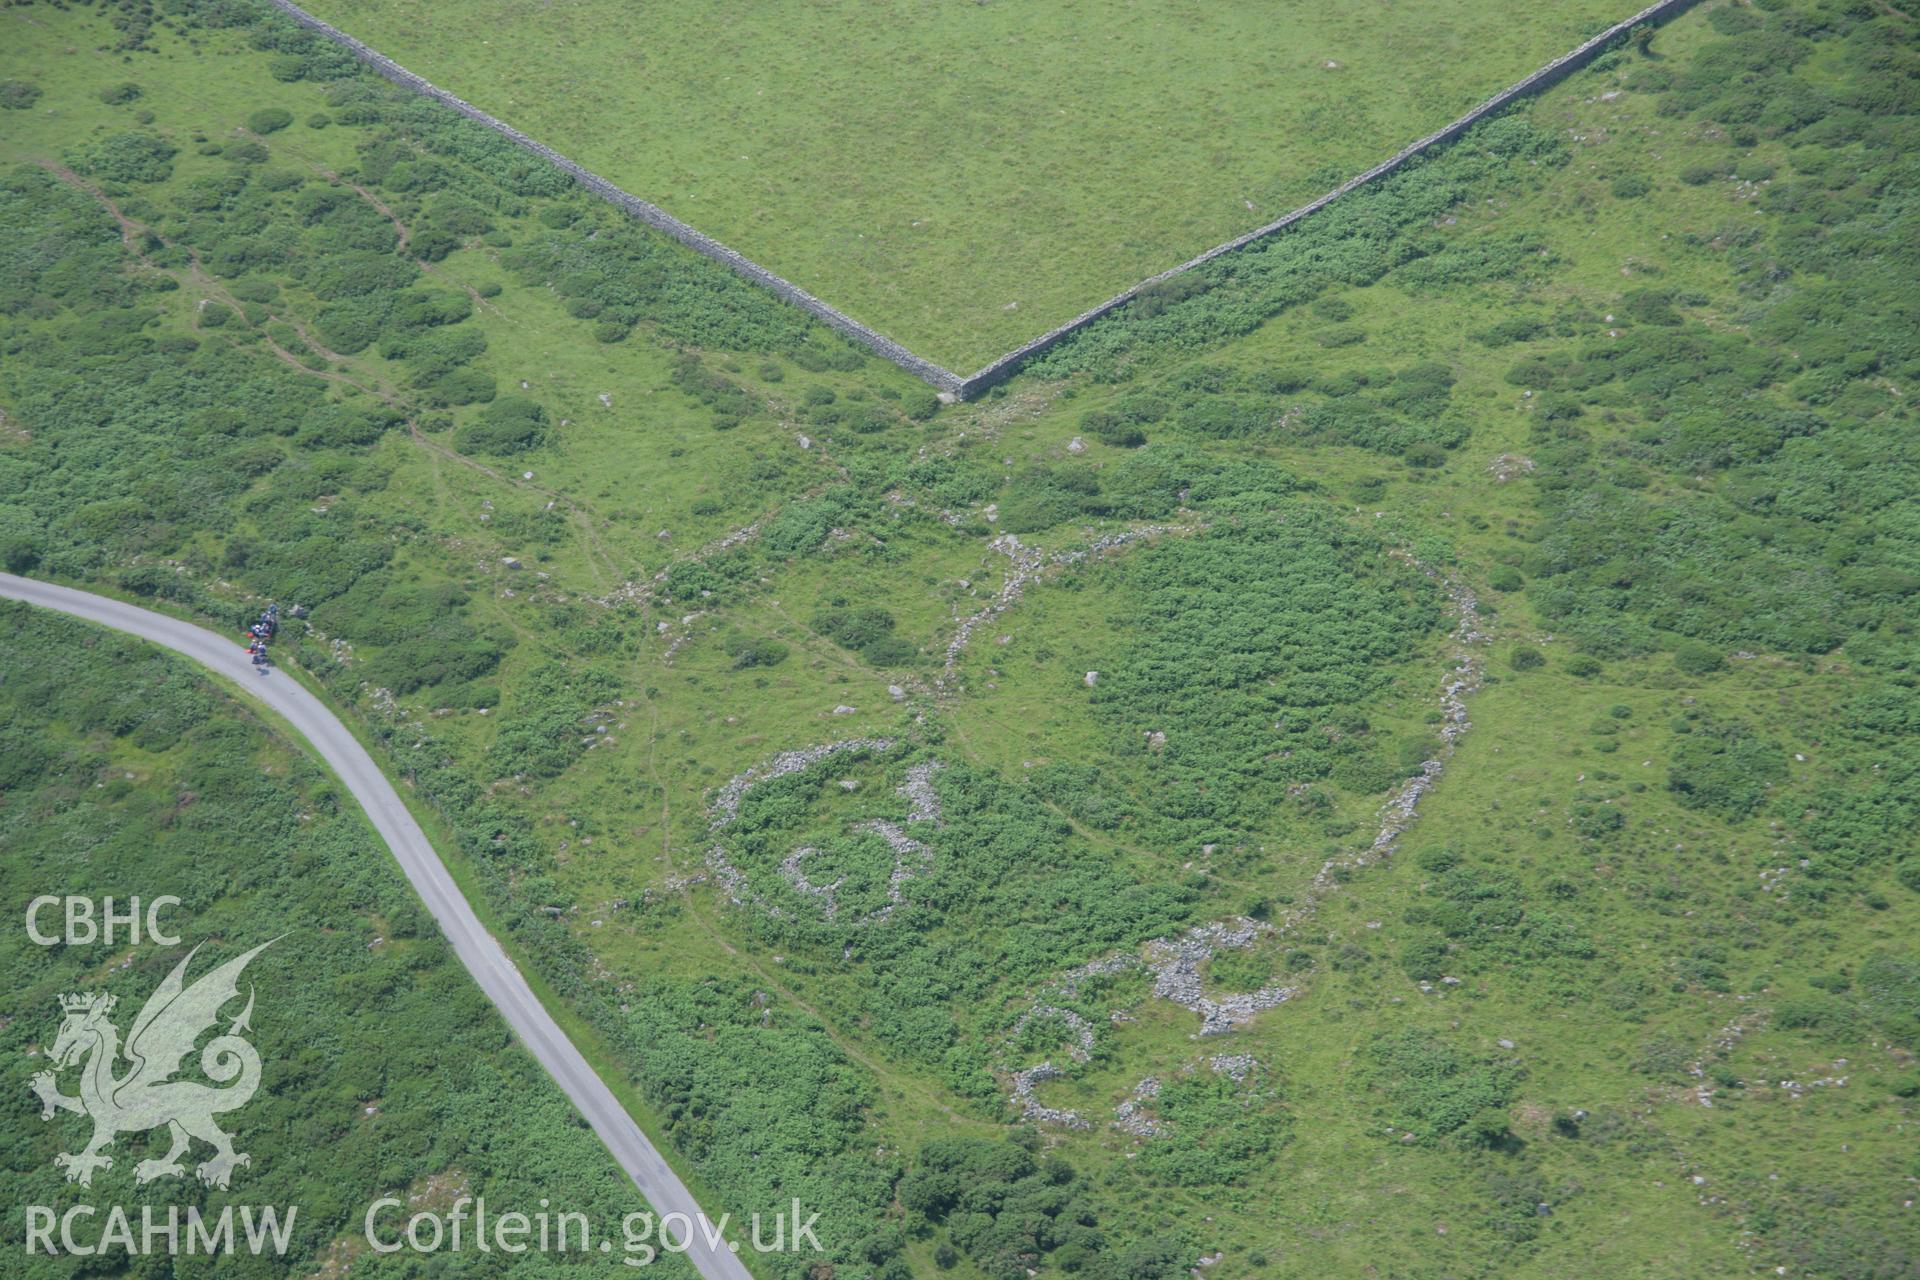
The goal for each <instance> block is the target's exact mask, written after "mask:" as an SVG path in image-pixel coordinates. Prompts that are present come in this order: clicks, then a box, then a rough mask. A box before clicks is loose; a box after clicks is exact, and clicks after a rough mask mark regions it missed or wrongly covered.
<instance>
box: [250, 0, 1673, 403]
mask: <svg viewBox="0 0 1920 1280" xmlns="http://www.w3.org/2000/svg"><path fill="white" fill-rule="evenodd" d="M267 3H268V4H270V5H272V6H273V7H274V8H276V9H278V10H280V12H282V13H284V14H286V15H287V16H288V17H289V18H292V19H293V20H294V21H295V22H297V23H299V24H300V25H301V26H303V27H306V28H307V29H308V30H310V31H314V32H317V33H318V34H320V35H322V36H325V37H326V38H327V39H329V40H332V41H333V42H334V43H336V44H338V45H340V46H341V47H342V48H344V49H346V50H347V51H348V52H349V53H351V54H353V56H354V57H356V58H358V59H359V60H360V61H362V62H364V63H366V64H367V65H368V66H369V67H371V68H373V70H374V71H376V72H378V73H379V74H380V75H382V76H384V77H386V78H387V79H388V80H391V81H393V82H394V83H395V84H397V85H400V86H402V87H403V88H407V89H411V90H413V91H414V92H415V93H420V94H424V95H426V96H427V97H429V98H432V99H434V100H435V101H438V102H443V103H445V104H446V105H447V106H449V107H452V108H453V109H454V110H455V111H458V112H459V113H460V114H461V115H463V116H466V117H467V118H468V119H469V120H472V121H475V122H476V123H478V124H481V125H484V126H485V127H487V128H489V129H491V130H493V131H494V132H495V133H497V134H499V135H500V136H501V137H503V138H506V139H507V140H508V141H510V142H512V143H514V144H515V145H516V146H520V147H524V148H526V149H527V150H528V151H531V152H533V154H535V155H537V156H539V157H540V158H541V159H543V160H545V161H547V162H548V163H549V164H552V165H554V166H555V167H557V168H559V169H560V170H561V171H562V172H564V173H566V174H567V175H568V176H569V177H571V178H572V179H573V180H574V181H575V182H578V183H579V184H580V185H581V186H583V187H585V188H586V189H587V190H589V191H591V192H593V193H594V194H595V195H597V196H599V197H600V198H601V199H603V200H606V201H607V202H608V203H610V204H613V205H616V206H618V207H619V208H621V209H624V210H625V211H626V212H627V213H628V214H629V215H631V216H632V217H634V218H637V219H639V220H640V221H641V222H644V223H646V224H647V225H648V226H650V227H652V228H654V229H655V230H656V231H660V232H664V233H665V234H667V235H669V236H672V237H673V238H674V239H675V240H678V241H679V242H680V243H681V244H684V245H686V246H687V247H688V248H690V249H692V250H693V251H694V252H696V253H700V254H704V255H705V256H707V257H709V258H712V259H713V260H714V261H715V262H718V263H721V264H722V265H724V266H726V267H728V268H729V269H731V270H733V271H735V272H738V273H739V274H740V275H743V276H745V277H746V278H747V279H749V280H751V281H753V282H754V283H755V284H757V285H760V286H761V287H763V288H765V289H768V290H770V291H772V292H773V293H774V294H776V295H778V296H779V297H781V298H784V299H785V300H786V301H788V302H791V303H793V304H794V305H795V306H797V307H799V308H801V309H802V310H803V311H807V312H809V313H810V314H812V315H814V316H817V317H818V318H819V319H821V320H823V321H825V322H826V323H827V324H828V325H830V326H832V327H833V328H834V329H835V330H837V331H838V332H840V333H841V334H844V335H845V336H846V337H848V338H850V339H852V340H853V341H854V342H857V343H859V344H860V345H861V346H863V347H865V348H867V349H868V350H869V351H871V352H873V353H874V354H875V355H877V356H879V357H880V358H881V359H883V360H889V361H891V362H892V363H894V364H896V365H898V366H900V367H901V368H902V369H905V370H906V371H907V372H908V373H911V374H913V375H914V376H915V377H917V378H921V379H923V380H924V381H926V382H928V383H931V384H932V385H933V386H934V387H935V388H937V389H938V390H940V391H943V392H945V393H947V394H948V395H950V396H953V397H955V398H957V399H961V400H964V399H967V398H968V397H970V396H974V395H978V394H979V393H980V392H982V391H986V390H989V389H991V388H992V387H994V386H997V385H998V384H999V383H1002V382H1004V381H1006V380H1007V379H1008V378H1010V377H1012V376H1013V374H1014V372H1015V371H1016V370H1017V369H1019V367H1020V366H1021V365H1023V364H1025V363H1026V362H1027V361H1028V360H1031V359H1032V358H1033V357H1035V356H1037V355H1040V354H1042V353H1044V352H1047V351H1050V350H1052V349H1053V348H1054V347H1056V346H1058V345H1059V344H1060V343H1061V342H1062V341H1064V340H1065V339H1067V338H1068V337H1070V336H1072V335H1073V334H1075V333H1077V332H1079V331H1080V330H1081V329H1084V328H1086V327H1087V326H1088V325H1090V324H1092V323H1093V322H1094V321H1096V320H1098V319H1099V318H1100V317H1101V316H1104V315H1106V314H1107V313H1108V312H1110V311H1113V310H1114V309H1116V308H1118V307H1122V306H1125V305H1126V304H1127V303H1129V302H1131V301H1132V300H1133V299H1134V298H1135V297H1136V296H1138V294H1139V293H1140V291H1141V290H1143V289H1147V288H1150V287H1152V286H1153V285H1156V284H1159V283H1161V282H1162V281H1164V280H1170V279H1172V278H1173V277H1174V276H1177V275H1180V274H1182V273H1183V272H1187V271H1191V270H1193V269H1194V268H1195V267H1198V266H1201V265H1203V264H1205V263H1208V262H1211V261H1213V260H1214V259H1215V258H1218V257H1220V256H1221V255H1222V254H1228V253H1232V252H1234V251H1235V250H1237V249H1244V248H1246V247H1247V246H1248V245H1250V244H1253V243H1254V242H1256V241H1259V240H1264V239H1266V238H1267V237H1268V236H1271V235H1275V234H1277V233H1279V232H1281V231H1284V230H1286V229H1287V228H1288V227H1291V226H1293V225H1294V224H1295V223H1297V222H1299V221H1300V220H1301V219H1302V218H1305V217H1308V216H1309V215H1311V214H1314V213H1318V212H1319V211H1320V210H1321V209H1324V208H1326V207H1327V206H1328V205H1330V204H1332V203H1333V202H1334V201H1335V200H1338V199H1339V198H1340V197H1341V196H1344V195H1346V194H1348V193H1349V192H1352V191H1356V190H1358V189H1359V188H1361V187H1364V186H1366V185H1367V184H1368V183H1370V182H1373V181H1376V180H1377V179H1380V178H1383V177H1385V176H1387V175H1388V174H1390V173H1393V172H1394V171H1396V170H1397V169H1399V168H1401V167H1402V166H1403V165H1405V164H1406V163H1407V162H1408V161H1409V160H1412V159H1413V158H1414V157H1416V156H1420V155H1424V154H1425V153H1427V152H1428V151H1431V150H1433V149H1435V148H1437V147H1442V146H1445V145H1446V144H1447V143H1449V142H1452V141H1453V140H1454V139H1455V138H1458V137H1459V136H1460V135H1461V134H1463V133H1465V132H1466V131H1467V130H1468V129H1471V128H1472V127H1473V126H1474V125H1476V124H1478V123H1480V121H1482V120H1484V119H1486V118H1487V117H1489V116H1491V115H1494V114H1495V113H1497V112H1499V111H1502V110H1504V109H1505V108H1506V107H1508V106H1510V105H1512V104H1513V103H1514V102H1516V101H1518V100H1519V99H1521V98H1524V97H1527V96H1529V95H1531V94H1535V93H1539V92H1540V91H1541V90H1543V89H1547V88H1550V87H1551V86H1553V85H1555V84H1558V83H1559V82H1560V81H1561V80H1564V79H1565V78H1566V77H1567V76H1568V75H1570V74H1572V73H1573V72H1575V71H1577V70H1579V69H1580V68H1581V67H1584V66H1586V65H1587V64H1588V63H1589V62H1592V61H1593V60H1594V59H1595V58H1596V57H1598V56H1599V55H1600V54H1601V53H1603V52H1604V51H1605V50H1606V49H1607V47H1608V46H1609V45H1611V44H1612V43H1613V42H1614V41H1615V40H1618V39H1620V38H1621V37H1623V36H1625V35H1626V34H1627V33H1628V32H1630V31H1632V30H1633V29H1634V28H1635V27H1639V26H1645V25H1650V24H1654V23H1660V22H1665V21H1667V20H1668V19H1670V18H1672V17H1673V16H1675V15H1676V14H1678V13H1680V12H1681V11H1682V10H1684V9H1686V8H1688V7H1689V6H1691V5H1693V4H1694V3H1696V0H1657V3H1655V4H1651V5H1648V6H1647V7H1646V8H1645V9H1642V10H1641V11H1640V12H1638V13H1636V14H1634V15H1633V16H1632V17H1630V18H1626V19H1623V20H1622V21H1620V22H1616V23H1614V24H1613V25H1612V26H1611V27H1608V28H1607V29H1606V30H1605V31H1602V32H1601V33H1600V34H1599V35H1596V36H1594V37H1593V38H1592V39H1591V40H1588V41H1586V42H1585V43H1584V44H1582V45H1580V46H1579V47H1578V48H1576V49H1574V50H1572V51H1571V52H1569V53H1566V54H1563V55H1561V56H1560V57H1558V58H1555V59H1554V60H1553V61H1552V62H1549V63H1548V64H1547V65H1546V66H1544V67H1541V68H1540V69H1539V70H1538V71H1535V72H1534V73H1533V74H1532V75H1530V76H1528V77H1527V78H1526V79H1524V80H1521V81H1520V82H1519V83H1517V84H1514V85H1511V86H1509V87H1508V88H1506V89H1504V90H1502V91H1501V92H1499V93H1496V94H1495V95H1493V97H1491V98H1488V99H1487V100H1486V101H1485V102H1483V103H1481V104H1480V105H1479V106H1477V107H1475V108H1474V109H1473V110H1471V111H1469V112H1467V114H1465V115H1463V116H1461V117H1460V118H1459V119H1458V120H1455V121H1454V122H1453V123H1451V124H1449V125H1447V126H1445V127H1444V128H1441V129H1437V130H1435V131H1434V132H1433V133H1430V134H1428V135H1427V136H1426V137H1424V138H1422V139H1420V140H1419V141H1418V142H1415V143H1413V144H1412V145H1410V146H1407V147H1404V148H1402V149H1401V150H1400V151H1399V152H1397V153H1396V154H1394V155H1393V156H1391V157H1389V158H1388V159H1386V160H1383V161H1382V162H1380V163H1379V164H1377V165H1375V166H1374V167H1373V168H1371V169H1368V170H1367V171H1366V172H1365V173H1362V174H1359V175H1357V176H1355V177H1353V178H1350V179H1348V180H1347V181H1346V182H1343V183H1341V184H1340V185H1339V186H1338V187H1336V188H1334V189H1333V190H1332V191H1329V192H1327V193H1326V194H1325V195H1323V196H1321V197H1320V198H1319V199H1317V200H1314V201H1312V202H1311V203H1308V204H1304V205H1302V206H1300V207H1299V208H1298V209H1295V210H1294V211H1293V212H1291V213H1289V214H1286V215H1285V216H1284V217H1280V218H1276V219H1275V220H1274V221H1272V222H1269V223H1267V224H1266V225H1265V226H1263V227H1256V228H1255V229H1254V230H1252V231H1249V232H1247V233H1246V234H1245V235H1241V236H1236V237H1234V238H1233V239H1231V240H1229V241H1227V242H1226V243H1224V244H1218V245H1215V246H1214V247H1213V248H1211V249H1209V250H1207V251H1206V252H1205V253H1203V254H1200V255H1199V256H1198V257H1195V258H1190V259H1188V260H1187V261H1186V262H1183V263H1181V264H1180V265H1179V266H1177V267H1172V268H1169V269H1168V270H1166V271H1162V272H1161V273H1160V274H1159V275H1157V276H1152V277H1150V278H1148V279H1146V280H1142V281H1141V282H1140V283H1139V284H1136V285H1134V286H1133V287H1132V288H1131V289H1128V290H1126V291H1124V292H1122V293H1117V294H1115V295H1114V296H1113V297H1111V298H1108V299H1107V300H1106V301H1105V302H1103V303H1101V304H1100V305H1099V306H1097V307H1093V308H1091V309H1090V310H1087V311H1083V312H1082V313H1080V314H1079V315H1077V316H1075V317H1074V318H1073V319H1071V320H1069V321H1067V322H1066V323H1065V324H1063V325H1060V326H1059V327H1057V328H1054V329H1050V330H1048V331H1047V332H1046V333H1043V334H1041V335H1040V336H1039V337H1037V338H1035V339H1034V340H1033V341H1031V342H1028V343H1026V344H1024V345H1023V346H1019V347H1016V348H1014V349H1013V350H1012V351H1009V352H1007V354H1005V355H1003V356H1001V357H1000V358H999V359H997V360H995V361H993V362H992V363H991V364H989V365H987V366H986V367H984V368H982V369H981V370H979V371H978V372H977V373H974V374H972V375H970V376H966V377H962V376H961V375H960V374H957V373H954V372H952V371H951V370H948V369H944V368H942V367H941V366H939V365H937V364H935V363H934V362H933V361H931V360H927V359H923V358H922V357H920V356H917V355H915V354H914V353H913V352H911V351H909V350H907V349H906V348H905V347H903V346H901V345H900V344H899V343H898V342H895V341H894V340H893V339H892V338H889V337H887V336H886V335H885V334H883V333H880V332H877V331H876V330H873V329H870V328H868V327H867V326H866V325H864V324H861V323H860V322H859V321H858V320H855V319H854V318H853V317H851V316H849V315H847V314H846V313H844V312H842V311H840V310H838V309H837V308H835V307H833V306H831V305H829V304H827V303H825V302H822V301H821V300H820V299H819V298H816V297H814V296H813V295H812V294H810V293H808V292H807V291H806V290H805V289H802V288H801V287H800V286H799V285H797V284H794V283H793V282H792V281H790V280H787V279H785V278H783V277H781V276H778V275H775V274H774V273H773V272H771V271H769V270H767V269H766V268H765V267H763V266H761V265H760V264H759V263H757V262H754V261H752V260H751V259H749V258H746V257H743V256H742V255H741V254H739V253H736V252H735V251H734V250H732V249H729V248H728V247H727V246H726V245H724V244H721V243H720V242H719V241H718V240H715V239H714V238H713V237H712V236H709V235H707V234H706V233H705V232H702V231H699V230H696V229H695V228H693V227H690V226H688V225H687V224H686V223H684V222H682V221H680V219H678V218H676V217H674V216H673V215H672V214H670V213H668V212H667V211H666V210H665V209H662V208H660V207H659V206H658V205H655V204H650V203H648V202H647V201H645V200H642V199H641V198H640V197H638V196H636V195H632V194H630V193H628V192H626V191H623V190H621V189H620V188H619V187H616V186H614V185H613V183H611V182H608V181H607V180H606V179H605V178H602V177H601V176H600V175H598V174H596V173H593V172H591V171H590V170H588V169H585V168H583V167H582V166H580V165H578V164H575V163H574V162H573V161H571V160H569V159H568V158H567V157H565V156H563V155H561V154H560V153H559V152H558V151H555V150H554V149H553V148H552V147H549V146H547V145H546V144H544V143H541V142H536V141H534V140H533V139H532V138H529V137H528V136H527V135H526V134H524V133H521V132H520V131H519V130H518V129H515V128H514V127H513V126H512V125H509V124H507V123H506V122H505V121H503V120H498V119H495V118H494V117H493V116H490V115H488V114H487V113H486V112H484V111H482V110H480V108H478V107H476V106H474V105H473V104H472V103H470V102H467V101H465V100H464V99H461V98H458V97H455V96H454V95H453V94H451V93H448V92H447V91H446V90H445V89H442V88H440V87H439V86H438V85H435V84H433V83H432V82H430V81H428V80H426V79H424V78H423V77H421V76H417V75H415V74H414V73H413V72H411V71H409V70H407V69H406V68H405V67H403V66H401V65H400V64H399V63H397V62H395V61H394V60H393V59H392V58H389V57H387V56H386V55H385V54H383V53H381V52H379V51H378V50H377V49H372V48H369V47H368V46H367V45H364V44H362V43H361V42H360V41H358V40H356V39H354V38H353V37H352V36H350V35H348V34H347V33H346V32H344V31H342V30H340V29H339V28H338V27H335V26H332V25H330V24H328V23H326V22H323V21H321V20H320V19H319V18H316V17H314V16H313V15H312V14H310V13H308V12H307V11H306V10H304V9H302V8H300V6H298V5H296V4H294V3H293V2H292V0H267Z"/></svg>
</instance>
